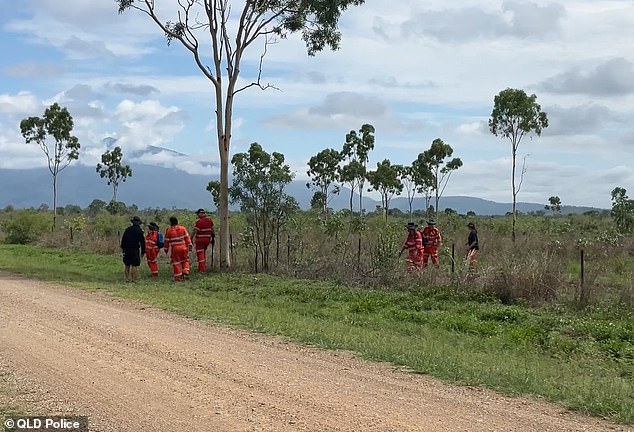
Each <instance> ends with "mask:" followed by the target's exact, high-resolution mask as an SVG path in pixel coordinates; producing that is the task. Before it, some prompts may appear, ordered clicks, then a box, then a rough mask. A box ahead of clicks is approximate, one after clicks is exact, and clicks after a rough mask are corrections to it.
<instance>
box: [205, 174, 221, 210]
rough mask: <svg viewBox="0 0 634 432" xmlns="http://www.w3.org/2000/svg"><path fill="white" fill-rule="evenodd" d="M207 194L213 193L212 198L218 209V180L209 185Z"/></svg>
mask: <svg viewBox="0 0 634 432" xmlns="http://www.w3.org/2000/svg"><path fill="white" fill-rule="evenodd" d="M206 190H207V192H210V193H211V198H212V200H213V202H214V205H215V206H216V208H218V205H219V204H220V182H219V181H217V180H211V181H209V183H207V188H206Z"/></svg>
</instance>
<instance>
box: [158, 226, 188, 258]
mask: <svg viewBox="0 0 634 432" xmlns="http://www.w3.org/2000/svg"><path fill="white" fill-rule="evenodd" d="M180 245H182V246H187V247H191V245H192V240H191V238H189V233H188V232H187V229H186V228H185V227H184V226H182V225H174V226H171V227H169V228H168V229H167V231H166V232H165V244H164V245H163V249H164V250H165V252H167V250H168V249H169V248H170V246H171V247H172V249H173V248H175V247H177V246H180Z"/></svg>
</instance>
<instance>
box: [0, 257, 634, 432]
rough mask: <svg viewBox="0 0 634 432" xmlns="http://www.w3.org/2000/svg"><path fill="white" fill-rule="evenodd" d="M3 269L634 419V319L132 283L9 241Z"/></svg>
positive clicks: (614, 313) (322, 290) (434, 295)
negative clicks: (103, 291)
mask: <svg viewBox="0 0 634 432" xmlns="http://www.w3.org/2000/svg"><path fill="white" fill-rule="evenodd" d="M0 270H2V271H6V272H12V273H19V274H24V275H26V276H28V277H32V278H38V279H42V280H49V281H55V282H63V283H66V284H70V285H74V286H78V287H82V288H87V289H102V290H107V291H109V292H112V293H114V294H116V295H118V296H122V297H126V298H131V299H136V300H140V301H142V302H145V303H147V304H150V305H154V306H157V307H160V308H163V309H166V310H170V311H174V312H177V313H180V314H183V315H186V316H190V317H193V318H198V319H207V320H213V321H216V322H222V323H227V324H231V325H236V326H241V327H243V328H247V329H251V330H255V331H259V332H264V333H269V334H275V335H282V336H285V337H287V338H289V339H291V340H295V341H298V342H301V343H307V344H312V345H316V346H320V347H324V348H328V349H346V350H351V351H354V352H357V353H359V355H361V356H363V357H365V358H368V359H372V360H378V361H388V362H393V363H395V364H399V365H404V366H407V367H409V368H411V369H413V370H415V371H417V372H420V373H428V374H431V375H434V376H437V377H439V378H443V379H446V380H449V381H452V382H457V383H461V384H468V385H476V386H486V387H489V388H493V389H496V390H499V391H502V392H505V393H508V394H527V395H534V396H537V397H541V398H544V399H546V400H550V401H555V402H558V403H560V404H562V405H564V406H566V407H568V408H571V409H575V410H579V411H581V412H584V413H586V414H590V415H595V416H602V417H606V418H610V419H612V420H615V421H618V422H622V423H629V424H631V423H634V316H632V314H631V312H627V311H622V310H611V309H605V308H604V309H601V308H596V309H593V310H590V311H586V312H583V313H580V312H573V311H568V310H564V309H556V308H550V309H529V308H524V307H519V306H511V307H509V306H504V305H501V304H499V303H498V302H496V301H494V300H492V299H491V298H488V297H486V296H483V295H481V294H478V295H476V294H468V293H459V292H456V291H452V290H446V289H437V290H425V291H422V290H411V291H407V292H402V291H400V292H399V291H393V290H360V289H349V288H345V287H341V286H338V285H335V284H332V283H325V282H314V281H306V280H296V279H288V278H280V277H275V276H267V275H246V274H213V275H207V276H204V277H203V276H197V277H196V275H194V277H193V279H192V280H191V281H189V282H187V283H179V284H174V283H171V282H170V280H169V274H167V273H168V272H169V269H168V268H167V267H166V266H163V268H162V269H161V271H162V273H163V274H162V275H161V277H160V278H159V279H158V280H150V279H148V278H147V269H146V268H143V272H142V275H143V276H144V279H143V280H142V281H141V282H140V283H138V284H135V285H129V284H128V285H125V284H123V283H122V282H121V281H122V264H121V262H120V259H119V258H118V257H109V256H99V255H94V254H88V253H80V252H71V251H63V250H54V249H41V248H34V247H25V246H8V245H0Z"/></svg>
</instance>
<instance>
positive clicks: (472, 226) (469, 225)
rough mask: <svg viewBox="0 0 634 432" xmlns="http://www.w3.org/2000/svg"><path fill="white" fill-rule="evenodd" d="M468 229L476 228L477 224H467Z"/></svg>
mask: <svg viewBox="0 0 634 432" xmlns="http://www.w3.org/2000/svg"><path fill="white" fill-rule="evenodd" d="M467 227H469V228H475V224H474V223H473V222H469V223H468V224H467Z"/></svg>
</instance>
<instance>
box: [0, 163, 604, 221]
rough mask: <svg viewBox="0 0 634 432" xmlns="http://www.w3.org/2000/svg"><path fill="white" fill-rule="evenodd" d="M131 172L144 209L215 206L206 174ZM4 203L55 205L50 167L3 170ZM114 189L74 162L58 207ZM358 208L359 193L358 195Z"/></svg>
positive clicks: (490, 208) (463, 204) (462, 209)
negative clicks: (208, 187)
mask: <svg viewBox="0 0 634 432" xmlns="http://www.w3.org/2000/svg"><path fill="white" fill-rule="evenodd" d="M130 166H131V168H132V177H130V178H128V179H127V181H126V182H125V183H121V185H120V186H119V191H118V195H117V200H118V201H122V202H124V203H126V204H127V205H132V204H136V205H137V206H138V207H139V208H141V209H143V208H157V207H158V208H167V209H172V208H175V209H184V208H188V209H196V208H199V207H204V208H208V209H212V208H213V207H214V206H213V202H212V199H211V194H210V193H209V192H208V191H207V190H206V187H207V184H208V182H209V181H210V180H213V179H217V177H216V178H212V177H210V176H207V175H197V174H188V173H186V172H184V171H182V170H179V169H176V168H165V167H159V166H152V165H143V164H130ZM0 185H1V189H0V191H1V192H0V208H4V207H6V206H9V205H11V206H13V207H14V208H37V207H39V206H40V205H42V204H47V205H48V206H49V207H51V206H52V196H53V193H52V177H51V174H50V172H49V171H48V169H47V168H32V169H0ZM287 193H288V194H289V195H291V196H293V197H295V199H297V201H298V202H299V204H300V206H301V208H303V209H307V208H309V207H310V200H311V198H312V195H313V193H314V192H313V191H312V190H310V189H308V188H307V187H306V182H305V181H293V182H292V183H291V184H289V186H288V187H287ZM111 198H112V188H111V187H110V186H108V185H107V184H106V181H105V179H102V178H101V177H99V175H98V174H97V172H96V171H95V168H94V167H89V166H85V165H79V164H74V165H70V166H68V167H67V168H66V169H65V170H63V171H62V172H61V173H60V174H59V176H58V206H59V207H64V206H66V205H68V204H74V205H79V206H80V207H82V208H85V207H87V206H88V205H89V204H90V203H91V202H92V201H93V200H94V199H100V200H103V201H106V202H108V201H110V200H111ZM349 199H350V191H349V189H345V188H343V190H342V192H341V193H340V194H339V195H335V196H334V197H333V198H332V200H331V201H330V203H329V207H331V208H333V209H335V210H339V209H344V208H348V207H349ZM353 202H354V205H355V208H356V206H357V205H358V202H359V197H358V195H357V196H356V197H355V198H354V201H353ZM363 204H364V208H365V209H366V211H374V210H375V209H376V207H377V206H380V205H381V203H380V201H377V200H374V199H373V198H371V197H366V196H364V197H363ZM390 207H391V208H393V209H394V208H398V209H400V210H402V211H404V212H407V211H408V210H409V205H408V202H407V198H403V197H395V198H394V199H392V201H391V203H390ZM413 208H414V209H424V208H425V200H424V198H416V199H415V201H414V205H413ZM440 208H441V210H443V209H445V208H451V209H453V210H456V211H457V212H458V213H461V214H465V213H467V212H469V211H473V212H475V213H476V214H477V215H504V214H506V213H507V212H509V211H510V210H511V204H510V203H499V202H494V201H488V200H484V199H480V198H474V197H467V196H446V197H442V198H441V200H440ZM517 208H518V211H520V212H534V211H539V210H544V204H537V203H525V202H519V203H517ZM589 210H597V209H593V208H591V207H575V206H563V207H562V213H563V214H567V213H583V212H585V211H589Z"/></svg>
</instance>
